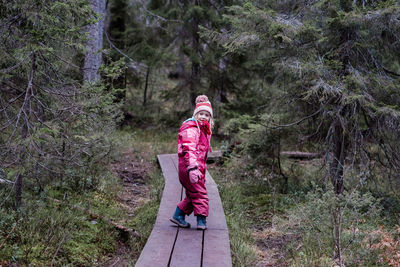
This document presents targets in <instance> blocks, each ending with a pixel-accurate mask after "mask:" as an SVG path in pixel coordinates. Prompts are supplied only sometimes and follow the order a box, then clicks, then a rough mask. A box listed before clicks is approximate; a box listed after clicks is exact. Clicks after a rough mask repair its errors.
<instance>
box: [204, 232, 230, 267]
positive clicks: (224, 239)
mask: <svg viewBox="0 0 400 267" xmlns="http://www.w3.org/2000/svg"><path fill="white" fill-rule="evenodd" d="M231 266H232V258H231V251H230V247H229V235H228V231H227V230H210V229H209V230H206V231H204V248H203V267H231Z"/></svg>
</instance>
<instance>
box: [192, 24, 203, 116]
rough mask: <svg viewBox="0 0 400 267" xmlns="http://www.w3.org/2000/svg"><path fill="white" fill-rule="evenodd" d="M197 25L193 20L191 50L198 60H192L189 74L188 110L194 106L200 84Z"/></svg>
mask: <svg viewBox="0 0 400 267" xmlns="http://www.w3.org/2000/svg"><path fill="white" fill-rule="evenodd" d="M198 30H199V23H198V21H197V19H196V18H194V19H193V28H192V49H193V51H194V53H195V54H196V56H197V57H198V58H196V59H192V72H191V74H190V87H189V89H190V93H189V97H190V109H191V110H193V109H194V108H195V106H196V103H195V101H196V95H197V87H198V85H199V83H200V37H199V34H198Z"/></svg>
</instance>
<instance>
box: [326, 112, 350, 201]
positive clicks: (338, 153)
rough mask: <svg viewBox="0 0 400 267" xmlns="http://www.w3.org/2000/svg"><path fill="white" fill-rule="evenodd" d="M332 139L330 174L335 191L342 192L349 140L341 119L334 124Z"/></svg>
mask: <svg viewBox="0 0 400 267" xmlns="http://www.w3.org/2000/svg"><path fill="white" fill-rule="evenodd" d="M332 141H333V142H332V155H333V158H332V160H331V164H330V166H329V169H330V176H331V181H332V184H333V187H334V190H335V193H336V194H341V193H343V190H344V177H343V168H344V160H345V158H346V151H347V147H346V146H347V141H346V136H345V133H344V132H343V128H342V127H341V124H340V121H339V119H337V120H336V121H335V122H334V125H333V140H332Z"/></svg>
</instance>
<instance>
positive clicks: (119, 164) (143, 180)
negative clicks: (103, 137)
mask: <svg viewBox="0 0 400 267" xmlns="http://www.w3.org/2000/svg"><path fill="white" fill-rule="evenodd" d="M152 167H153V166H152V164H151V163H150V162H148V161H145V160H144V159H143V158H140V157H139V156H138V155H137V154H136V153H135V152H134V151H133V150H132V148H129V149H127V150H126V151H124V152H122V153H121V158H120V159H119V160H118V161H115V162H113V163H112V164H111V166H110V169H111V171H112V173H113V174H114V175H116V176H118V177H119V178H120V179H121V180H120V183H121V184H122V191H121V192H119V193H118V195H117V196H116V197H117V199H116V200H117V202H118V203H119V205H120V206H122V207H124V209H125V211H126V213H127V216H128V218H130V217H133V216H135V211H136V210H137V209H138V208H139V207H141V206H143V204H145V203H146V202H148V201H150V195H149V191H150V185H149V176H150V173H151V171H152ZM126 223H127V222H126V221H125V222H121V224H123V225H125V224H126ZM126 241H127V240H124V238H121V240H117V241H116V242H117V249H116V251H115V253H114V254H112V255H109V256H108V259H107V261H105V262H104V263H102V264H100V266H129V265H130V263H131V262H132V254H135V253H134V251H132V248H131V247H130V246H129V244H128V243H127V242H126Z"/></svg>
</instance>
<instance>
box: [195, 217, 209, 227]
mask: <svg viewBox="0 0 400 267" xmlns="http://www.w3.org/2000/svg"><path fill="white" fill-rule="evenodd" d="M206 229H207V221H206V216H203V215H197V230H206Z"/></svg>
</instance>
